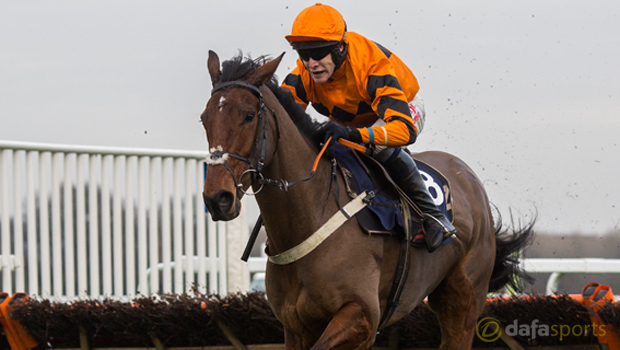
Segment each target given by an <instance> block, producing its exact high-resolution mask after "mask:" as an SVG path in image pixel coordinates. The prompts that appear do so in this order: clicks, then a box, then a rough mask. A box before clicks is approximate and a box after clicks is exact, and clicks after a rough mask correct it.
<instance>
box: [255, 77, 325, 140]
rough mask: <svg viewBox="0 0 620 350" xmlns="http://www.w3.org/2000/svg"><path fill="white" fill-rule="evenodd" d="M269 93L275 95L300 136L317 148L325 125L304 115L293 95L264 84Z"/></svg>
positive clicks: (285, 90)
mask: <svg viewBox="0 0 620 350" xmlns="http://www.w3.org/2000/svg"><path fill="white" fill-rule="evenodd" d="M266 85H267V86H268V87H269V89H270V90H271V92H273V94H274V95H276V98H277V99H278V101H279V102H280V104H281V105H282V107H284V110H285V111H286V113H287V114H288V115H289V117H290V118H291V120H292V121H293V123H294V124H295V126H296V127H297V129H298V130H299V131H300V132H301V134H302V135H303V136H304V137H306V138H307V139H308V140H309V141H310V142H311V143H312V145H314V146H315V147H317V148H319V144H320V143H321V142H322V141H323V140H322V139H321V135H322V134H323V133H322V132H321V129H322V128H323V127H324V126H325V124H326V123H318V122H317V121H315V120H314V119H312V117H310V115H308V114H307V113H306V111H305V110H304V108H303V107H302V106H301V105H300V104H299V103H297V101H295V99H294V98H293V94H291V92H290V91H289V90H288V89H286V88H282V87H280V86H278V85H277V84H266Z"/></svg>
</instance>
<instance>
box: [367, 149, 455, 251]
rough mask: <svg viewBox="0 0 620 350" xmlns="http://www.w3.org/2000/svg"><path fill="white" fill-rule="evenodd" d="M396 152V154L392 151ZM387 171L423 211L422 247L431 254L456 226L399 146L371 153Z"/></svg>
mask: <svg viewBox="0 0 620 350" xmlns="http://www.w3.org/2000/svg"><path fill="white" fill-rule="evenodd" d="M395 153H396V154H395ZM375 158H376V159H377V160H379V161H380V162H381V163H382V164H383V166H384V167H385V168H386V169H387V171H388V172H389V173H390V175H391V176H392V178H393V179H394V181H395V182H396V183H397V184H398V186H400V188H401V189H402V190H403V191H404V192H405V193H406V194H407V196H409V198H411V200H412V201H413V202H414V203H415V204H416V205H417V206H418V208H420V210H421V211H422V212H423V213H424V217H423V218H422V229H423V230H424V235H425V238H426V248H427V249H428V251H429V252H430V253H432V252H433V251H434V250H435V249H437V247H439V245H440V244H441V242H443V240H444V239H446V238H448V237H449V236H451V235H453V234H455V233H456V228H454V226H453V225H452V223H451V222H450V221H449V220H448V218H446V217H445V215H443V213H442V212H441V210H439V209H438V208H437V206H436V205H435V202H433V198H432V197H431V195H430V193H429V192H428V189H427V188H426V185H425V184H424V180H423V179H422V176H421V175H420V172H419V171H418V167H417V165H416V164H415V161H414V160H413V159H412V158H411V156H410V155H409V154H407V153H406V152H404V151H402V150H401V149H400V148H387V149H385V150H383V151H381V152H379V154H377V155H376V156H375Z"/></svg>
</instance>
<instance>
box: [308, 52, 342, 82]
mask: <svg viewBox="0 0 620 350" xmlns="http://www.w3.org/2000/svg"><path fill="white" fill-rule="evenodd" d="M343 48H344V46H341V47H340V50H341V51H342V50H343ZM301 56H304V57H302V58H301V61H302V62H303V64H304V67H306V69H307V70H308V72H309V73H310V76H311V77H312V80H314V82H315V83H317V84H323V83H325V82H326V81H327V80H328V79H329V78H331V76H332V74H334V71H335V70H336V63H334V60H333V58H332V55H331V54H329V53H328V54H326V55H325V57H323V58H321V59H318V60H315V59H314V58H312V56H315V57H316V55H309V57H308V56H306V55H300V57H301ZM319 56H320V55H319ZM305 58H307V60H305Z"/></svg>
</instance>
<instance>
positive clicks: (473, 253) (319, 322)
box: [201, 51, 532, 349]
mask: <svg viewBox="0 0 620 350" xmlns="http://www.w3.org/2000/svg"><path fill="white" fill-rule="evenodd" d="M283 55H284V54H282V55H280V56H279V57H277V58H276V59H272V60H268V59H267V58H265V57H260V58H259V59H255V60H252V59H250V58H245V59H244V58H243V57H242V55H241V54H240V55H238V56H236V57H233V58H232V59H231V60H228V61H225V62H223V65H222V69H220V60H219V57H218V56H217V54H215V53H214V52H213V51H209V57H208V60H207V67H208V71H209V74H210V76H211V81H212V83H213V90H212V94H211V97H210V99H209V100H208V102H207V105H206V109H205V110H204V112H203V113H202V115H201V120H202V124H203V126H204V128H205V130H206V135H207V140H208V143H209V147H211V154H210V156H209V157H208V158H207V163H208V164H209V166H208V168H207V175H206V180H205V183H204V191H203V197H204V201H205V204H206V206H207V208H208V210H209V212H210V214H211V215H212V218H213V220H231V219H234V218H235V217H236V216H237V215H238V214H239V210H240V205H241V204H240V198H241V197H242V195H243V194H244V193H245V191H246V190H248V189H249V187H250V186H252V188H253V189H254V190H255V195H256V201H257V202H258V206H259V208H260V212H261V215H262V218H263V222H264V225H265V229H266V232H267V239H268V254H269V255H274V254H279V253H282V252H284V251H287V250H288V249H290V248H291V247H294V246H296V245H298V244H300V243H301V242H303V241H304V240H306V238H308V237H309V236H310V235H312V234H313V232H315V231H316V230H317V229H318V228H319V227H321V226H322V225H323V224H324V223H325V222H326V221H327V220H328V219H329V218H330V217H332V215H334V213H336V212H338V211H339V204H338V200H339V201H340V203H347V202H348V201H349V198H348V196H347V194H346V191H339V192H337V191H334V190H331V191H330V190H329V189H330V181H331V180H332V166H331V163H330V161H329V160H327V159H326V158H325V157H323V158H321V159H320V161H318V164H317V166H316V170H315V171H314V172H313V176H312V177H311V178H310V179H308V177H309V175H310V173H311V168H312V163H313V160H314V159H315V158H316V157H317V154H318V152H319V150H318V148H317V146H316V144H317V142H316V141H315V140H314V141H313V140H312V137H313V133H314V134H316V130H313V126H314V124H313V121H312V120H311V119H309V117H308V116H307V115H306V114H305V113H304V112H303V110H301V112H300V108H301V107H299V106H297V105H296V104H295V102H294V100H292V97H291V95H290V93H289V94H287V93H286V92H285V91H284V90H282V89H281V88H278V87H277V83H276V82H275V78H273V74H274V72H275V71H276V68H277V67H278V65H279V63H280V61H281V59H282V56H283ZM414 158H415V159H419V160H422V161H425V162H427V163H429V164H431V165H432V166H433V167H435V168H436V169H438V170H439V171H441V172H442V173H443V174H444V175H445V176H446V177H447V178H448V179H449V181H450V184H451V191H452V196H453V213H454V226H455V227H456V228H457V234H456V236H453V237H452V240H451V242H450V243H449V244H447V245H442V246H441V247H440V248H438V249H437V250H436V251H435V252H433V253H432V254H430V253H428V252H427V251H426V250H425V249H414V248H411V247H410V248H409V249H410V250H412V251H411V260H410V272H409V278H408V279H407V282H406V284H405V285H404V289H403V293H402V297H401V299H400V301H399V303H398V305H397V307H396V308H395V311H394V313H393V315H392V317H391V318H390V321H389V323H388V324H391V323H394V322H396V321H397V320H398V319H399V318H402V317H403V316H405V315H407V314H408V313H410V312H411V311H412V310H413V309H414V307H415V306H416V305H418V304H420V303H421V302H423V301H424V299H425V298H426V297H427V296H428V306H429V307H430V308H431V309H432V310H433V311H434V312H435V313H436V314H437V317H438V319H439V322H440V326H441V336H442V340H441V348H442V349H470V348H471V346H472V341H473V336H474V333H475V328H476V322H477V318H478V315H479V313H480V312H481V311H482V309H483V308H484V306H485V302H486V297H487V293H488V292H489V291H496V290H499V289H500V288H502V287H503V286H504V285H506V284H510V283H514V281H515V279H516V278H518V277H519V275H520V274H523V271H520V270H519V269H518V262H517V261H515V260H514V258H513V253H514V252H516V251H518V250H520V249H521V248H522V247H523V246H524V245H526V244H527V243H528V241H529V240H530V238H531V237H530V236H531V235H532V232H531V230H530V228H531V226H529V227H528V229H527V230H524V231H522V232H514V233H513V234H500V233H499V230H496V228H495V227H494V221H493V217H492V213H491V209H490V205H489V201H488V198H487V194H486V192H485V190H484V188H483V185H482V184H481V182H480V180H479V179H478V177H477V176H476V175H475V174H474V172H473V171H472V170H471V169H470V168H469V167H468V166H467V165H466V164H465V163H464V162H463V161H461V160H460V159H459V158H457V157H455V156H454V155H451V154H448V153H443V152H432V151H431V152H423V153H417V154H415V155H414ZM337 176H338V177H337V180H335V181H337V182H338V184H339V186H340V188H344V183H343V178H342V176H341V175H340V174H338V175H337ZM260 179H262V180H263V181H262V182H261V183H262V184H264V183H268V184H272V185H273V184H276V186H264V187H262V186H260V185H259V182H258V180H260ZM266 179H267V180H266ZM302 179H306V180H307V181H300V180H302ZM334 186H335V184H334ZM336 196H339V198H336ZM399 249H400V242H399V240H398V239H395V238H393V237H389V236H381V235H368V234H364V233H363V231H362V230H361V228H360V226H359V225H358V222H357V219H356V217H352V218H351V219H350V220H348V221H346V222H345V223H344V224H343V225H342V226H340V227H339V228H338V229H337V230H336V231H335V232H334V233H333V234H332V235H331V236H329V237H328V238H327V239H326V240H325V241H324V242H323V243H321V244H320V245H318V247H316V249H314V250H313V251H311V252H310V253H309V254H307V255H306V256H304V257H303V258H301V259H299V260H298V261H296V262H293V263H290V264H285V265H277V264H274V263H271V262H268V263H267V267H266V281H265V283H266V293H267V297H268V300H269V303H270V305H271V307H272V309H273V311H274V313H275V315H276V317H277V318H278V319H279V320H280V321H281V322H282V324H283V326H284V334H285V346H286V349H309V348H312V349H332V348H338V349H368V348H370V347H371V346H372V344H373V343H374V340H375V336H376V334H377V331H378V329H377V328H378V324H379V321H380V318H381V315H382V313H383V312H384V310H385V308H386V305H387V300H388V296H389V294H390V290H391V287H392V282H393V279H394V278H395V271H396V269H397V264H398V260H399V258H398V257H399V254H398V252H399Z"/></svg>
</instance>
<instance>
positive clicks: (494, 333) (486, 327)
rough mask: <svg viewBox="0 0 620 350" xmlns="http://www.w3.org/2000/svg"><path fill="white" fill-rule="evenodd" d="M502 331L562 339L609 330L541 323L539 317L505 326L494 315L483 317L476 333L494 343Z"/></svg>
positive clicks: (589, 326) (596, 326) (597, 326)
mask: <svg viewBox="0 0 620 350" xmlns="http://www.w3.org/2000/svg"><path fill="white" fill-rule="evenodd" d="M502 333H505V334H506V335H508V336H511V337H514V336H517V335H519V336H522V337H527V338H530V339H536V337H559V338H560V341H561V340H562V339H564V338H565V337H567V336H575V337H581V336H587V335H589V334H592V335H594V336H605V335H606V334H607V331H606V330H605V325H597V324H593V325H574V326H570V325H567V324H553V325H548V324H544V323H540V322H539V321H538V320H537V319H536V320H533V321H532V323H530V324H519V323H518V320H514V321H513V322H512V323H511V324H509V325H508V326H506V327H505V328H504V327H502V324H501V323H500V322H499V321H498V320H497V319H495V318H493V317H485V318H483V319H481V320H480V321H478V325H477V326H476V335H477V336H478V338H480V340H482V341H484V342H488V343H492V342H494V341H496V340H498V339H499V338H500V337H501V336H502Z"/></svg>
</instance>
